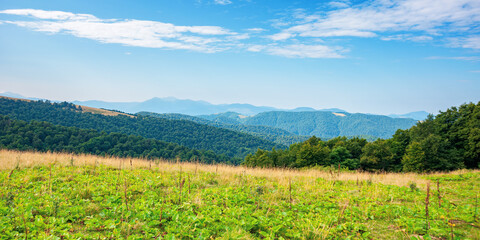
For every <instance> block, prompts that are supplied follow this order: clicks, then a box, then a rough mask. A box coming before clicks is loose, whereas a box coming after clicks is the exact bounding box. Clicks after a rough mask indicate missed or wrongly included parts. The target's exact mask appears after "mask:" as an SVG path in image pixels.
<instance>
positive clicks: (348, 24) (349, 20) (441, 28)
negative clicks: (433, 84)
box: [270, 0, 480, 48]
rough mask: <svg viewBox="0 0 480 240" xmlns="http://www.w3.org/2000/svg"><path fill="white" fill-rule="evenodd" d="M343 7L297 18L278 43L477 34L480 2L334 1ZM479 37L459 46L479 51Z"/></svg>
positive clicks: (278, 35) (414, 0)
mask: <svg viewBox="0 0 480 240" xmlns="http://www.w3.org/2000/svg"><path fill="white" fill-rule="evenodd" d="M330 5H332V6H335V7H341V8H340V9H335V10H331V11H326V12H321V13H318V14H312V15H305V14H303V15H298V14H294V15H295V16H297V18H299V19H297V21H296V22H295V23H293V24H292V25H291V26H289V27H288V28H285V29H283V30H281V31H280V32H279V33H276V34H274V35H271V36H270V38H271V39H272V40H275V41H284V40H287V39H293V38H298V37H314V38H315V37H342V36H348V37H376V36H380V37H382V39H384V40H393V39H394V37H392V36H382V35H385V34H392V33H405V32H407V33H414V34H415V35H421V36H419V37H415V36H410V37H408V38H399V37H398V36H397V38H399V39H402V40H412V41H425V40H432V39H433V38H434V37H437V36H439V37H441V36H444V35H451V34H461V35H462V34H467V35H468V34H471V32H472V31H473V32H475V31H476V32H478V31H479V29H478V25H479V24H480V1H478V0H454V1H453V0H396V1H395V0H373V1H366V2H365V3H362V4H360V5H355V6H349V2H348V1H334V2H331V4H330ZM478 40H479V39H478V38H466V39H460V40H459V42H460V41H461V43H459V44H458V45H459V46H461V47H465V48H480V46H479V45H480V41H478Z"/></svg>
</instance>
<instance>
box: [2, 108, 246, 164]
mask: <svg viewBox="0 0 480 240" xmlns="http://www.w3.org/2000/svg"><path fill="white" fill-rule="evenodd" d="M0 148H6V149H17V150H22V151H25V150H36V151H41V152H46V151H52V152H70V153H88V154H95V155H102V156H105V155H107V156H118V157H140V158H147V159H153V158H165V159H174V158H177V157H179V158H180V159H181V160H192V161H196V160H198V161H200V162H204V163H212V162H214V161H217V162H226V163H233V164H236V163H237V162H234V159H232V158H229V157H226V156H219V155H216V154H214V153H213V152H212V151H197V150H193V149H190V148H187V147H184V146H180V145H178V144H175V143H167V142H163V141H159V140H155V139H147V138H143V137H140V136H133V135H126V134H122V133H106V132H98V131H96V130H90V129H80V128H76V127H64V126H59V125H53V124H51V123H47V122H38V121H31V122H25V121H21V120H12V119H10V118H9V117H6V116H0Z"/></svg>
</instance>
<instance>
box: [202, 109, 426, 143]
mask: <svg viewBox="0 0 480 240" xmlns="http://www.w3.org/2000/svg"><path fill="white" fill-rule="evenodd" d="M198 117H201V118H204V119H207V120H210V121H213V122H218V123H225V124H237V125H244V126H266V127H270V128H275V129H282V130H284V131H288V132H289V133H292V134H294V135H297V136H317V137H320V138H322V139H332V138H335V137H342V136H346V137H360V136H362V137H368V138H369V139H373V140H375V139H377V138H390V137H392V135H393V134H394V133H395V131H396V130H397V129H408V128H410V127H412V126H414V125H415V124H416V122H417V121H416V120H413V119H410V118H391V117H387V116H383V115H372V114H362V113H347V112H341V113H334V112H329V111H305V112H288V111H272V112H262V113H259V114H257V115H255V116H250V117H240V116H239V114H238V113H231V112H227V113H222V114H213V115H203V116H198Z"/></svg>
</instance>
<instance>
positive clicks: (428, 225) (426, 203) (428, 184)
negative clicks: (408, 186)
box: [425, 182, 430, 233]
mask: <svg viewBox="0 0 480 240" xmlns="http://www.w3.org/2000/svg"><path fill="white" fill-rule="evenodd" d="M429 204H430V183H429V182H428V183H427V196H426V198H425V223H426V230H427V233H428V229H429V228H430V223H429V222H428V215H429V213H428V205H429Z"/></svg>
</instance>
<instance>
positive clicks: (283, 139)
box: [137, 112, 308, 146]
mask: <svg viewBox="0 0 480 240" xmlns="http://www.w3.org/2000/svg"><path fill="white" fill-rule="evenodd" d="M227 114H229V115H230V118H227V117H224V118H222V120H220V119H215V118H212V121H210V120H208V119H205V118H202V117H194V116H189V115H184V114H176V113H164V114H160V113H152V112H139V113H137V115H141V116H153V117H159V118H165V119H176V120H188V121H193V122H196V123H200V124H206V125H209V126H214V127H219V128H224V129H229V130H233V131H237V132H242V133H247V134H251V135H253V136H257V137H260V138H263V139H266V140H268V141H272V142H274V143H277V144H279V145H284V146H290V145H291V144H293V143H296V142H302V141H305V140H307V139H308V136H298V135H296V134H293V133H291V132H288V131H285V130H283V129H280V128H274V127H268V126H255V125H244V124H241V123H240V122H238V121H236V120H234V119H233V117H234V116H238V115H240V114H238V113H233V112H229V113H227ZM215 115H216V114H214V115H204V116H215Z"/></svg>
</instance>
